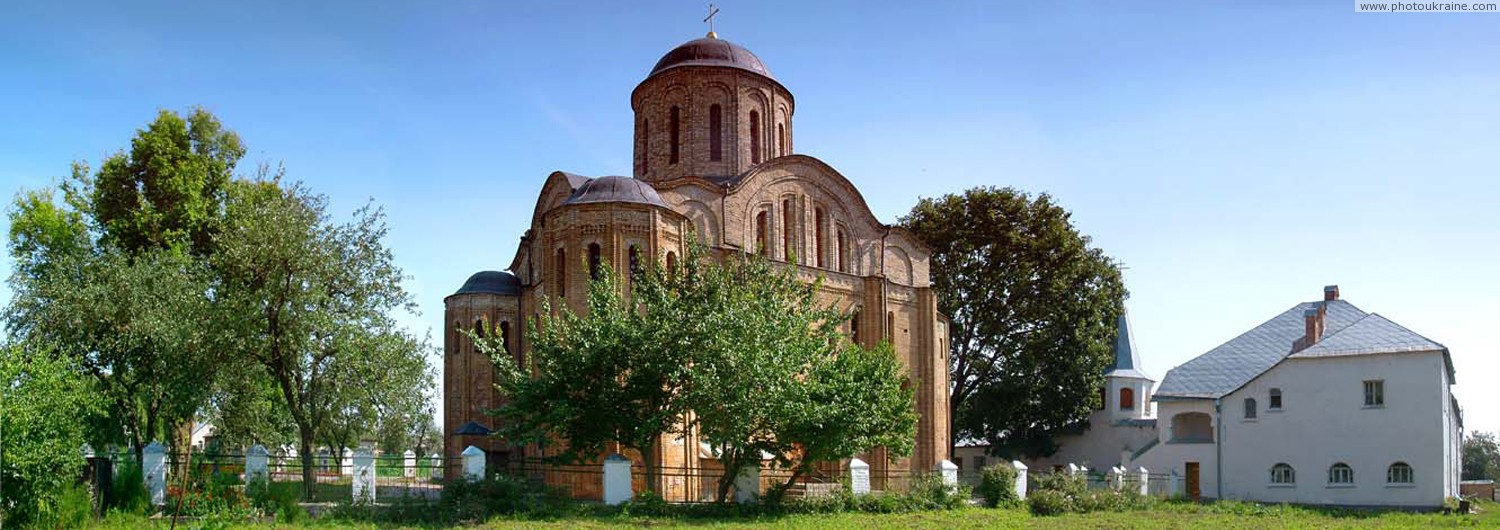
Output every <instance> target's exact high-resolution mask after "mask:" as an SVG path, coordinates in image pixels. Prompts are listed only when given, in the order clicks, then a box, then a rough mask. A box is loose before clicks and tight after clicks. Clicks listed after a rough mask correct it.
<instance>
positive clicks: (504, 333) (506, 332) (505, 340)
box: [500, 322, 515, 355]
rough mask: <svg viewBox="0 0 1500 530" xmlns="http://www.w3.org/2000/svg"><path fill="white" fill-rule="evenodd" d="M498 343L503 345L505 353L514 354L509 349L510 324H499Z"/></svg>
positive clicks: (513, 351)
mask: <svg viewBox="0 0 1500 530" xmlns="http://www.w3.org/2000/svg"><path fill="white" fill-rule="evenodd" d="M500 343H501V344H503V345H504V347H505V353H508V354H512V355H514V354H515V350H512V349H510V344H511V342H510V322H501V323H500Z"/></svg>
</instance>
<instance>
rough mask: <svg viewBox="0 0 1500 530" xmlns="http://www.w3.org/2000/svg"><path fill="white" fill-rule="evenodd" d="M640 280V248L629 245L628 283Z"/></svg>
mask: <svg viewBox="0 0 1500 530" xmlns="http://www.w3.org/2000/svg"><path fill="white" fill-rule="evenodd" d="M639 279H641V247H640V245H630V281H632V282H633V281H636V280H639Z"/></svg>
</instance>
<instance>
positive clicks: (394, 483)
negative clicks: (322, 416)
mask: <svg viewBox="0 0 1500 530" xmlns="http://www.w3.org/2000/svg"><path fill="white" fill-rule="evenodd" d="M164 456H165V462H164V463H163V468H164V469H165V486H166V497H168V499H164V500H166V501H167V503H168V505H170V504H171V499H174V498H176V497H177V496H179V495H181V494H182V493H183V492H189V493H191V492H197V491H200V490H203V489H205V488H207V487H208V485H209V484H215V485H218V486H220V487H238V489H239V490H240V491H241V492H243V491H244V486H245V482H246V479H247V477H246V476H245V468H246V460H247V459H246V456H245V455H244V454H242V453H191V454H188V453H166V454H165V455H164ZM310 465H311V468H310V469H311V471H312V475H313V491H312V495H311V497H310V498H311V499H312V501H313V502H348V501H351V500H353V498H354V493H353V492H354V484H353V482H354V477H353V462H352V459H351V458H348V457H337V456H333V455H314V456H313V457H312V460H311V463H310ZM457 465H458V461H457V459H445V458H442V457H436V458H434V457H432V456H424V457H419V458H415V459H412V460H410V461H409V460H408V459H406V458H405V456H404V455H389V456H385V455H382V456H376V457H375V458H374V467H375V499H376V502H385V501H390V500H395V499H400V498H413V497H414V498H425V499H436V498H438V497H440V496H441V494H442V488H443V470H444V469H445V468H446V467H449V466H455V467H456V466H457ZM128 467H136V468H140V467H141V464H140V463H139V462H138V461H137V460H136V457H135V454H134V453H130V452H122V453H106V454H98V455H95V456H94V457H93V458H91V459H90V471H89V472H88V476H86V478H87V480H88V481H89V482H90V483H92V485H93V486H94V488H95V490H96V491H104V492H108V491H112V490H113V489H115V488H114V487H113V485H114V483H115V482H116V481H118V480H121V479H123V477H125V476H131V477H134V479H135V480H142V481H143V484H142V485H143V486H148V483H149V477H147V476H146V475H147V472H146V471H145V470H141V473H140V475H139V476H136V475H134V474H130V473H128V469H127V468H128ZM304 469H305V467H304V461H303V459H302V458H301V457H298V456H285V455H267V479H269V481H270V483H271V485H272V487H273V488H281V489H287V490H290V491H291V493H292V494H294V495H296V496H297V497H298V498H302V497H303V493H304V491H305V487H304V482H303V478H304V477H303V470H304Z"/></svg>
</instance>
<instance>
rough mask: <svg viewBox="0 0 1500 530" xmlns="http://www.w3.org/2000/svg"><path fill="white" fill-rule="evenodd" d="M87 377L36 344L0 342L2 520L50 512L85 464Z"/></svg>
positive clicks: (93, 408) (89, 404) (91, 398)
mask: <svg viewBox="0 0 1500 530" xmlns="http://www.w3.org/2000/svg"><path fill="white" fill-rule="evenodd" d="M97 405H98V398H97V397H96V396H95V395H94V394H93V393H92V392H91V389H90V385H89V381H88V380H87V379H84V378H83V377H81V376H80V375H78V374H77V373H76V372H75V371H74V370H73V367H71V366H69V365H68V362H67V361H66V360H64V358H62V357H60V356H58V355H55V354H54V353H52V352H50V351H47V348H45V347H40V346H38V345H36V344H31V345H27V346H23V345H21V344H0V525H9V526H12V527H17V528H22V527H25V526H27V524H28V523H32V522H35V521H36V520H37V519H38V518H43V517H46V516H47V515H49V512H50V511H51V510H52V509H53V508H54V507H55V506H56V505H57V500H58V499H57V497H58V495H59V494H60V493H61V492H62V491H64V490H65V489H66V488H67V487H69V486H71V485H72V484H73V481H74V478H75V477H76V476H77V473H78V472H79V471H80V469H81V468H82V467H83V453H82V452H81V451H82V449H83V444H84V426H85V425H86V422H85V421H84V420H85V419H86V418H88V417H90V416H92V415H94V414H96V413H97V412H99V410H100V409H99V408H98V407H97Z"/></svg>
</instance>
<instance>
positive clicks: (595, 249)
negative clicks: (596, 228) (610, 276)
mask: <svg viewBox="0 0 1500 530" xmlns="http://www.w3.org/2000/svg"><path fill="white" fill-rule="evenodd" d="M601 259H602V258H601V257H600V250H599V244H598V243H589V279H590V280H598V279H599V266H600V262H601Z"/></svg>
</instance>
